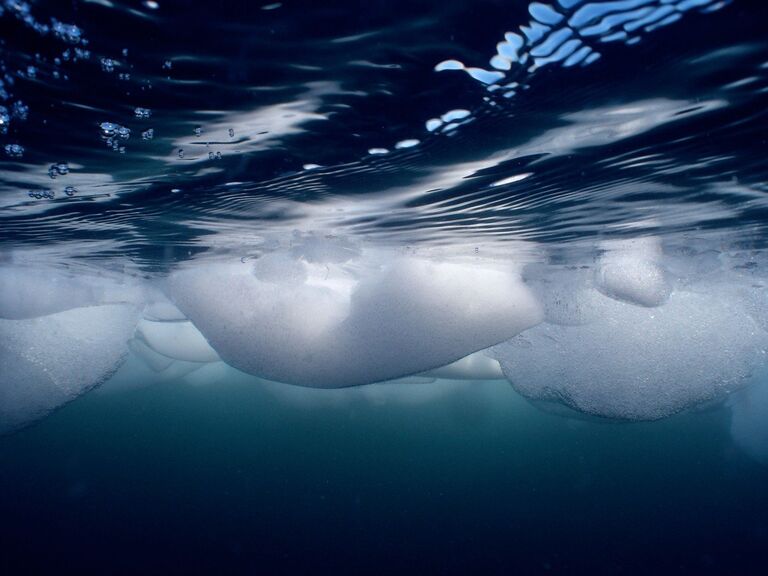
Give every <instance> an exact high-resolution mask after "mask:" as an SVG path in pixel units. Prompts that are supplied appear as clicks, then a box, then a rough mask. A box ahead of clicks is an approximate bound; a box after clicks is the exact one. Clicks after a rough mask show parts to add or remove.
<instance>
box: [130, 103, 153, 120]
mask: <svg viewBox="0 0 768 576" xmlns="http://www.w3.org/2000/svg"><path fill="white" fill-rule="evenodd" d="M133 114H134V116H136V118H149V117H150V116H152V110H150V109H149V108H142V107H140V106H137V107H136V108H135V109H134V111H133Z"/></svg>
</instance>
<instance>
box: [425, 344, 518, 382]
mask: <svg viewBox="0 0 768 576" xmlns="http://www.w3.org/2000/svg"><path fill="white" fill-rule="evenodd" d="M423 375H424V376H432V377H434V378H443V379H446V380H499V379H503V378H504V373H503V372H502V371H501V366H500V365H499V362H498V361H497V360H495V359H494V358H491V357H490V356H488V355H487V353H486V352H485V351H484V350H481V351H480V352H475V353H474V354H470V355H469V356H465V357H464V358H462V359H461V360H456V362H452V363H450V364H448V365H447V366H442V367H440V368H435V369H434V370H429V371H427V372H424V374H423Z"/></svg>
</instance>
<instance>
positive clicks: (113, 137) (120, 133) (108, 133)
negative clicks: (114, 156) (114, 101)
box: [99, 122, 131, 154]
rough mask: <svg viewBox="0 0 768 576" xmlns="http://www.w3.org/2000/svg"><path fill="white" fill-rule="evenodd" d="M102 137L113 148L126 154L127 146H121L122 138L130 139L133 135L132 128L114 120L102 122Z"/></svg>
mask: <svg viewBox="0 0 768 576" xmlns="http://www.w3.org/2000/svg"><path fill="white" fill-rule="evenodd" d="M99 128H100V129H101V137H102V138H103V139H104V140H105V142H106V143H107V146H109V147H110V148H112V150H115V151H118V152H120V153H121V154H125V146H120V140H128V138H130V137H131V129H130V128H126V127H125V126H121V125H120V124H115V123H114V122H102V123H101V124H99Z"/></svg>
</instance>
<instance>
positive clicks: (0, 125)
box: [0, 104, 11, 134]
mask: <svg viewBox="0 0 768 576" xmlns="http://www.w3.org/2000/svg"><path fill="white" fill-rule="evenodd" d="M10 123H11V115H10V114H9V113H8V108H6V107H5V106H3V105H2V104H0V134H5V133H6V132H8V125H9V124H10Z"/></svg>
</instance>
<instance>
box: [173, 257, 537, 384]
mask: <svg viewBox="0 0 768 576" xmlns="http://www.w3.org/2000/svg"><path fill="white" fill-rule="evenodd" d="M266 268H267V270H268V271H269V273H268V274H264V268H262V266H260V265H258V261H257V265H256V266H255V267H254V266H253V265H251V264H239V263H238V264H211V265H200V266H198V267H195V268H192V269H188V270H184V271H180V272H177V273H176V274H174V275H172V276H171V278H170V279H169V286H170V294H171V297H172V298H173V300H174V301H175V303H176V305H177V306H178V307H179V309H180V310H181V311H182V312H183V313H184V314H185V315H186V316H187V317H189V318H190V319H191V320H192V322H194V324H195V325H196V326H197V327H198V328H199V329H200V331H201V332H202V333H203V335H204V336H205V337H206V338H207V340H208V342H209V343H210V344H211V346H212V347H213V348H214V349H215V350H216V351H217V352H218V353H219V355H220V356H221V357H222V359H224V360H225V361H226V362H228V363H229V364H231V365H232V366H234V367H236V368H238V369H240V370H243V371H244V372H248V373H251V374H255V375H258V376H261V377H263V378H267V379H269V380H275V381H280V382H288V383H293V384H300V385H305V386H316V387H344V386H353V385H358V384H366V383H371V382H378V381H382V380H390V379H393V378H398V377H401V376H406V375H409V374H414V373H418V372H423V371H426V370H430V369H434V368H438V367H440V366H444V365H446V364H449V363H451V362H454V361H456V360H459V359H461V358H463V357H464V356H467V355H468V354H471V353H472V352H475V351H477V350H481V349H484V348H487V347H489V346H491V345H493V344H497V343H499V342H502V341H504V340H506V339H508V338H510V337H512V336H514V335H515V334H518V333H519V332H521V331H522V330H525V329H526V328H529V327H530V326H533V325H535V324H537V323H538V322H539V321H540V320H541V310H540V307H539V305H538V303H537V301H536V300H535V299H534V297H533V295H532V294H531V292H530V291H529V290H528V288H527V287H526V286H525V285H524V284H523V282H522V280H521V278H520V276H519V275H518V274H517V272H516V271H515V269H514V268H513V267H512V266H511V265H510V264H509V263H498V262H483V261H481V262H474V261H470V262H461V263H458V262H444V261H435V260H429V259H424V258H415V257H399V258H394V259H392V260H391V261H386V262H384V263H383V264H382V265H381V266H377V267H373V268H371V269H370V270H367V271H366V273H364V274H362V275H358V274H353V273H350V272H349V271H347V270H345V269H343V268H341V267H338V266H332V264H328V263H325V264H322V263H317V264H312V263H309V262H306V261H304V260H296V259H290V258H285V259H283V260H282V261H278V260H277V258H275V259H274V260H272V261H270V262H269V265H268V266H267V267H266Z"/></svg>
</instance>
